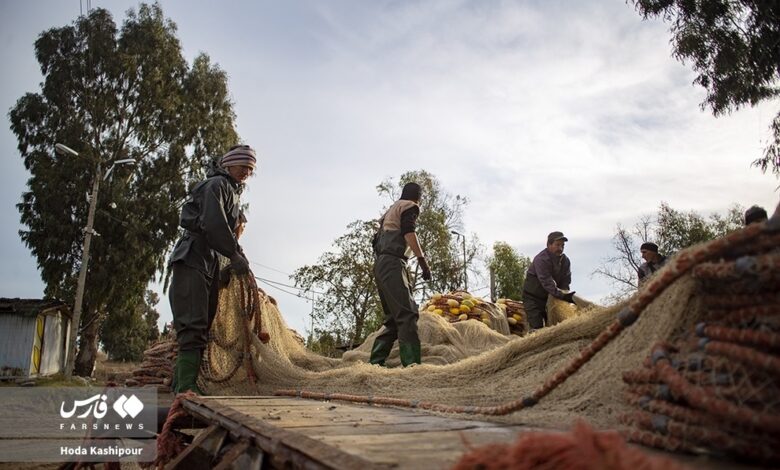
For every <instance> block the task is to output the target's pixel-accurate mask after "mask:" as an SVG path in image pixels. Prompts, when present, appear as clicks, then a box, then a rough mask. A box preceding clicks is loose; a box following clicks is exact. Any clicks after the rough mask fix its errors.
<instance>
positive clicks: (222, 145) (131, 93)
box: [9, 4, 237, 375]
mask: <svg viewBox="0 0 780 470" xmlns="http://www.w3.org/2000/svg"><path fill="white" fill-rule="evenodd" d="M35 55H36V58H37V60H38V63H39V64H40V67H41V73H42V74H43V81H42V83H41V89H40V91H39V92H38V93H27V94H25V95H24V96H22V97H21V98H20V99H19V100H18V101H17V103H16V105H15V106H14V107H13V108H12V109H11V111H10V113H9V117H10V120H11V129H12V131H13V132H14V134H16V136H17V139H18V148H19V152H20V154H21V157H22V158H23V159H24V164H25V167H26V168H27V170H28V171H29V172H30V174H31V178H30V179H29V180H28V188H29V190H28V191H25V192H24V193H23V194H22V201H21V202H20V203H19V204H18V205H17V207H18V209H19V212H20V214H21V222H22V224H23V225H24V226H25V227H26V228H25V230H22V231H20V236H21V238H22V241H23V242H24V243H25V244H26V245H27V246H28V247H29V248H30V249H31V251H32V253H33V255H35V257H36V258H37V260H38V267H39V268H40V271H41V277H42V279H43V281H44V283H45V284H46V292H45V294H46V296H50V297H59V298H63V299H64V300H66V301H67V302H69V303H72V302H73V299H74V296H75V285H76V278H77V273H78V271H79V268H80V263H81V254H82V253H81V252H82V242H83V233H82V228H83V227H84V226H86V220H87V211H88V206H89V201H88V200H86V199H85V198H84V195H85V194H86V193H88V192H89V191H90V189H91V187H92V181H93V178H96V177H99V175H100V173H101V171H100V170H101V169H102V170H103V171H105V170H106V168H107V167H108V166H109V165H110V164H111V162H113V161H115V160H118V159H125V158H133V159H135V160H136V162H137V164H136V165H134V166H129V165H123V166H117V167H115V168H114V169H113V171H112V173H111V178H110V179H109V180H107V181H102V180H101V181H100V182H101V188H100V192H99V195H98V199H97V212H96V215H95V222H94V228H95V230H96V231H97V232H98V233H99V234H100V236H99V237H94V238H93V242H92V247H91V256H92V259H91V261H90V265H89V272H88V276H87V283H86V286H87V288H86V291H85V297H84V309H83V312H84V313H83V316H82V324H81V332H82V342H81V345H82V347H81V348H80V350H79V358H77V371H76V373H77V374H82V375H84V374H89V373H90V372H91V369H92V365H93V364H94V353H95V351H96V347H97V343H96V341H95V335H96V334H97V331H98V330H99V328H97V326H99V324H100V323H101V322H102V320H103V318H104V317H105V316H106V315H109V314H113V313H114V312H122V311H128V310H133V309H134V308H135V306H136V305H137V304H138V303H140V302H141V301H142V299H143V294H144V292H145V289H146V286H147V284H148V282H149V281H150V280H152V279H153V278H154V276H155V275H156V273H159V272H162V271H163V269H164V266H165V262H166V258H165V256H166V253H167V251H168V250H169V249H170V247H171V245H172V243H173V242H174V241H175V239H176V237H177V235H178V205H179V204H180V202H181V201H183V199H184V198H185V196H186V189H187V187H188V185H189V184H190V183H191V182H192V181H194V180H196V179H199V178H201V177H202V175H203V172H202V168H203V166H204V165H205V163H206V162H207V160H208V157H207V156H208V155H218V154H220V153H222V152H223V151H224V150H225V149H226V148H227V147H228V146H229V145H231V144H233V143H235V142H236V141H237V135H236V132H235V130H234V118H235V116H234V113H233V106H232V103H231V102H230V100H229V96H228V89H227V77H226V75H225V73H224V72H223V71H222V70H220V69H219V68H218V67H217V66H215V65H212V64H211V63H210V61H209V59H208V57H207V56H205V55H200V56H198V57H197V58H196V59H195V61H194V63H193V66H192V68H189V67H188V64H187V62H186V60H185V59H184V57H183V55H182V51H181V45H180V43H179V40H178V39H177V37H176V26H175V25H174V24H173V22H171V21H170V20H169V19H166V18H165V17H164V15H163V12H162V9H161V8H160V6H159V5H158V4H154V5H146V4H141V5H140V6H139V8H138V10H137V12H136V11H132V10H131V11H129V12H128V15H127V18H126V19H125V21H124V23H123V24H122V27H121V29H117V26H116V24H115V23H114V20H113V19H112V17H111V15H110V14H109V13H108V11H106V10H103V9H100V8H98V9H95V10H92V11H91V12H90V13H89V15H88V16H81V17H79V18H78V19H77V20H76V21H75V22H74V23H73V24H71V25H68V26H64V27H60V28H52V29H50V30H48V31H44V32H43V33H42V34H41V35H40V36H39V38H38V40H37V41H36V42H35ZM57 142H61V143H64V144H66V145H67V146H69V147H71V148H73V149H75V150H76V151H77V152H79V156H78V157H75V156H69V155H68V156H55V154H54V152H53V149H54V145H55V143H57ZM96 168H97V170H96ZM88 325H89V326H90V328H87V326H88ZM83 354H87V356H86V357H82V355H83ZM82 363H83V364H84V366H83V367H80V366H79V364H82Z"/></svg>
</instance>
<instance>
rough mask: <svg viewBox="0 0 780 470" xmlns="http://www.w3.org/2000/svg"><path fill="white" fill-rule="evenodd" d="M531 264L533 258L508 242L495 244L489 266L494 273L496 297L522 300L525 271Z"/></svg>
mask: <svg viewBox="0 0 780 470" xmlns="http://www.w3.org/2000/svg"><path fill="white" fill-rule="evenodd" d="M530 265H531V259H530V258H528V257H527V256H522V255H520V254H519V253H518V252H517V251H516V250H515V249H514V248H512V247H511V246H510V245H509V244H508V243H506V242H496V243H494V244H493V256H491V257H490V258H489V259H488V267H489V269H490V271H491V272H492V273H493V279H494V281H495V288H496V291H495V292H496V297H497V298H506V299H515V300H520V299H521V298H522V294H523V286H524V285H525V273H526V272H527V271H528V267H529V266H530Z"/></svg>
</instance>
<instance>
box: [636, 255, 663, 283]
mask: <svg viewBox="0 0 780 470" xmlns="http://www.w3.org/2000/svg"><path fill="white" fill-rule="evenodd" d="M660 257H661V259H660V260H658V262H657V263H650V262H647V261H645V262H644V263H642V266H639V269H638V270H637V272H636V273H637V275H638V276H639V284H640V285H641V284H643V283H644V282H645V281H646V280H647V278H648V277H650V275H651V274H653V273H654V272H656V271H658V270H659V269H661V267H662V266H663V265H664V264H666V256H664V255H660Z"/></svg>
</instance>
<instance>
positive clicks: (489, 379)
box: [201, 277, 700, 427]
mask: <svg viewBox="0 0 780 470" xmlns="http://www.w3.org/2000/svg"><path fill="white" fill-rule="evenodd" d="M241 290H242V289H241V285H240V282H236V279H235V278H234V279H233V282H231V284H230V287H229V288H228V289H226V290H223V292H222V295H221V297H220V309H219V313H218V317H217V319H216V320H215V322H214V325H213V327H212V330H213V331H212V335H213V336H214V337H215V338H219V340H218V341H219V343H220V344H226V345H231V344H232V345H233V346H232V349H231V350H230V351H220V352H219V353H215V352H214V351H215V350H216V349H215V348H210V349H209V357H208V358H207V360H206V361H204V370H205V372H206V373H205V374H201V378H202V379H205V380H202V381H201V385H202V386H203V387H204V388H205V389H206V390H207V392H208V393H210V394H214V395H236V394H242V395H244V394H263V395H269V394H273V393H274V391H275V390H278V389H283V388H304V389H306V390H313V391H324V392H341V393H351V394H373V395H382V396H389V397H399V398H409V399H417V400H424V401H436V402H441V403H447V404H461V405H493V404H498V403H502V402H504V401H507V400H509V399H515V398H518V397H521V396H525V395H528V394H529V393H530V392H531V391H532V390H533V389H534V388H536V387H538V386H539V384H540V383H542V382H543V381H544V380H545V379H546V378H547V377H548V376H549V375H551V374H552V373H553V372H554V371H556V370H557V369H559V368H560V367H561V366H562V365H563V364H565V363H566V361H568V360H570V359H571V358H572V357H574V356H575V355H576V354H577V353H578V352H579V351H580V349H581V348H583V347H584V346H586V345H588V344H589V343H590V341H591V340H592V339H593V338H595V337H596V336H597V335H598V334H599V333H600V332H601V331H602V330H603V329H604V328H605V327H606V326H607V325H608V324H609V323H610V322H612V321H614V318H615V313H616V312H617V311H618V310H619V309H620V306H619V305H618V306H613V307H609V308H600V307H595V306H591V307H589V308H585V309H581V311H580V313H579V314H577V313H576V312H574V311H572V310H571V308H569V307H568V305H569V304H565V303H563V302H560V303H558V302H556V303H555V304H553V305H551V307H552V308H551V312H553V314H555V313H554V312H556V311H561V312H563V313H561V314H560V315H561V316H565V317H570V318H569V319H568V320H566V321H562V322H561V323H559V324H557V325H555V326H552V327H549V328H544V329H542V330H540V331H537V332H535V333H533V334H531V335H528V336H525V337H516V336H514V335H503V334H501V333H498V332H496V331H494V330H491V329H490V328H489V327H488V326H487V325H484V324H482V323H481V322H479V321H464V322H459V323H449V322H447V321H446V320H444V319H443V318H442V317H440V316H438V315H435V314H428V313H421V316H420V321H419V323H418V327H419V332H420V339H421V342H422V351H423V364H422V365H420V366H414V367H410V368H406V369H404V368H400V367H398V368H382V367H378V366H372V365H369V364H367V359H368V355H369V352H370V348H371V344H372V341H373V338H374V337H375V335H376V334H377V333H374V334H373V335H371V336H370V337H369V338H368V340H367V341H366V342H365V343H364V344H363V345H362V346H361V347H359V348H358V349H356V350H354V351H351V352H348V353H346V354H345V355H344V357H343V359H341V360H337V359H329V358H324V357H321V356H318V355H316V354H313V353H311V352H309V351H307V350H306V349H305V348H304V347H303V346H302V345H301V344H300V342H299V341H297V340H296V339H295V338H294V336H293V335H292V334H291V333H290V331H289V330H288V328H287V326H286V324H285V323H284V320H283V319H282V316H281V314H280V312H279V309H278V308H277V306H276V304H275V302H274V301H273V300H272V299H271V298H270V297H268V296H265V295H261V298H260V312H261V318H262V329H263V330H264V331H266V332H268V334H269V335H270V341H269V342H268V344H261V343H260V341H258V340H257V339H250V341H251V348H250V349H251V351H252V357H253V360H252V363H253V368H252V370H253V372H254V373H255V374H256V377H257V378H258V380H257V384H256V386H254V385H252V384H251V383H250V380H249V377H248V375H247V373H246V371H245V370H243V368H241V367H236V366H237V364H239V363H240V362H241V361H242V360H243V357H242V352H241V351H242V350H243V344H241V345H239V343H240V342H241V338H242V336H241V333H240V330H241V328H239V327H237V326H236V325H238V324H240V323H241V321H243V320H242V314H241V311H242V309H241V305H242V304H241V297H242V295H244V296H245V295H246V294H242V292H241ZM564 304H565V305H564ZM680 311H682V312H686V314H685V315H670V314H669V312H680ZM699 312H700V306H699V303H698V302H697V301H696V299H695V296H694V284H693V282H692V281H691V280H690V279H688V278H687V277H685V278H683V279H681V280H680V281H678V282H677V283H676V284H675V285H674V286H673V287H672V288H671V289H668V290H667V291H666V292H664V294H663V295H662V296H661V297H659V298H658V299H656V300H655V301H654V302H653V303H652V304H651V305H650V307H649V308H648V309H647V311H646V312H644V313H643V315H642V317H641V319H640V321H639V322H638V323H637V324H636V325H634V327H632V328H631V329H629V330H628V331H626V332H625V333H624V334H623V335H621V336H620V337H619V338H618V339H617V340H615V341H613V342H612V343H611V344H609V345H608V346H607V347H606V348H605V350H604V351H603V352H602V353H600V354H598V355H597V356H596V357H595V358H594V359H593V360H592V361H590V362H589V363H587V364H586V365H585V366H584V367H583V368H582V369H581V370H580V371H579V372H578V373H577V374H575V375H574V376H572V377H571V378H570V379H569V380H568V381H566V382H564V383H563V385H561V386H560V387H558V388H557V389H556V390H555V391H553V392H552V393H551V394H550V395H549V396H548V397H547V398H545V400H543V401H542V402H541V403H539V404H538V405H537V406H535V407H534V408H532V409H528V410H523V411H522V412H520V413H515V414H512V415H509V416H505V417H500V418H498V417H493V418H490V419H492V420H497V421H506V422H518V423H520V422H522V423H530V424H534V425H538V426H553V427H565V426H568V425H569V424H570V423H571V422H572V421H573V420H574V419H575V418H577V417H585V418H587V419H588V420H589V421H591V422H593V423H594V424H596V425H597V426H602V427H609V426H613V425H615V424H616V422H617V421H616V416H617V415H618V414H620V413H621V412H624V411H625V405H623V403H622V400H621V399H620V393H621V389H622V385H621V375H620V374H621V372H622V371H624V370H628V369H631V368H635V367H637V366H639V365H640V364H641V363H642V360H643V359H644V357H645V356H646V354H647V351H648V348H649V347H650V345H652V344H654V343H655V342H657V341H659V340H661V339H664V338H668V337H669V336H670V335H671V334H672V332H675V331H679V330H681V329H684V328H688V327H690V326H691V325H692V324H694V323H695V322H696V321H697V319H698V317H699V315H700V313H699ZM251 328H254V324H253V325H251ZM228 357H230V359H227V358H228ZM388 365H389V366H391V367H392V366H397V365H399V360H398V351H397V345H396V347H395V348H394V350H393V352H392V353H391V356H390V358H389V360H388ZM230 374H232V376H231V378H230V380H227V381H214V380H208V379H209V378H217V379H221V378H223V377H225V376H227V375H230Z"/></svg>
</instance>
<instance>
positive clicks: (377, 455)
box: [184, 397, 532, 470]
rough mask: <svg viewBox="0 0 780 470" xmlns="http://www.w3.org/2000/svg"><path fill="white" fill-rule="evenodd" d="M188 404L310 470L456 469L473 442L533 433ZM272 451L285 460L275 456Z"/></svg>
mask: <svg viewBox="0 0 780 470" xmlns="http://www.w3.org/2000/svg"><path fill="white" fill-rule="evenodd" d="M184 407H185V409H186V410H187V411H189V412H190V414H192V415H193V416H196V417H199V418H201V419H203V420H204V421H205V422H209V423H213V422H215V421H218V420H221V421H222V422H221V423H220V424H221V425H222V426H223V427H227V428H228V429H231V428H232V429H235V430H236V431H237V433H238V434H243V435H245V436H246V437H247V438H250V439H252V440H254V441H255V442H256V444H257V445H259V447H260V448H261V449H262V450H263V451H264V452H265V453H266V455H267V456H268V457H270V458H274V457H280V458H281V459H282V460H289V461H295V462H297V463H299V464H302V463H304V462H305V461H307V460H308V461H309V462H308V465H304V466H311V465H315V466H317V467H320V468H341V469H346V468H355V469H368V468H404V469H406V468H409V469H414V468H421V469H422V468H424V469H427V470H433V469H440V468H441V469H443V468H450V467H451V466H452V465H453V464H454V463H455V462H456V461H457V460H458V459H459V458H460V457H461V455H463V453H464V452H466V451H467V450H468V445H471V446H477V445H483V444H487V443H498V442H513V441H514V440H515V439H516V438H517V435H518V434H519V433H520V432H528V431H529V430H531V429H532V428H529V427H527V426H512V425H502V424H495V423H487V422H480V421H470V420H461V419H453V418H445V417H440V416H434V415H430V414H426V413H423V412H421V411H415V410H404V409H397V408H385V407H379V406H369V405H359V404H355V405H353V404H345V403H341V402H321V401H313V400H301V399H296V398H279V397H208V398H194V399H189V400H187V401H186V402H185V403H184ZM467 443H468V444H467ZM272 446H273V447H275V452H277V453H279V451H283V452H282V453H283V454H284V455H277V456H273V455H269V454H273V453H274V450H273V449H271V447H272ZM277 463H281V462H277Z"/></svg>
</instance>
